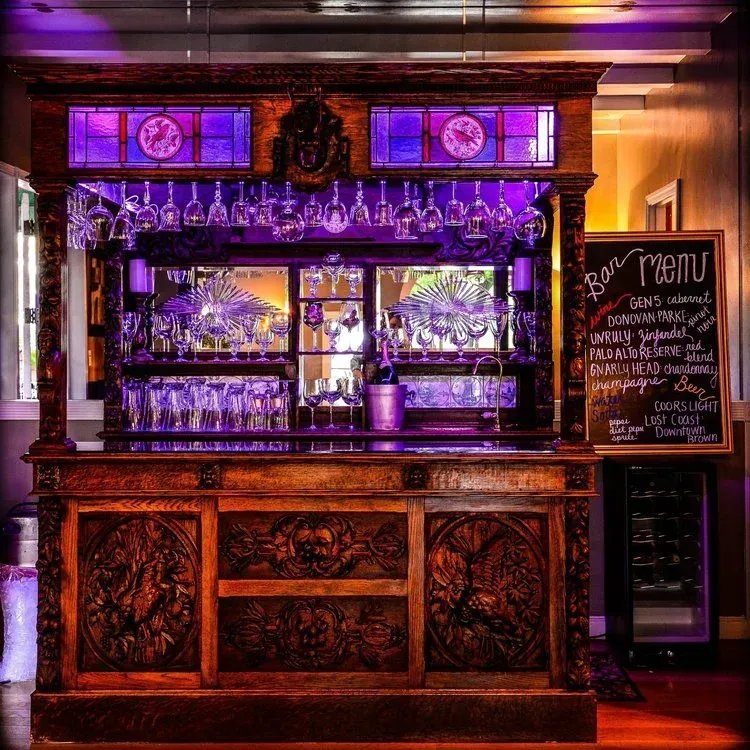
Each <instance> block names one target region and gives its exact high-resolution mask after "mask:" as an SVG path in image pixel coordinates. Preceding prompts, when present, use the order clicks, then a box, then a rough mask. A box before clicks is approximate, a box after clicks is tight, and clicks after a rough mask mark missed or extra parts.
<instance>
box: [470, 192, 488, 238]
mask: <svg viewBox="0 0 750 750" xmlns="http://www.w3.org/2000/svg"><path fill="white" fill-rule="evenodd" d="M481 190H482V181H481V180H475V181H474V199H473V200H472V201H471V203H469V205H468V206H467V207H466V213H465V214H464V222H465V224H466V236H467V237H469V238H471V239H484V238H485V237H489V231H490V224H491V223H492V217H491V216H490V210H489V209H488V208H487V204H486V203H485V202H484V201H483V200H482V195H481Z"/></svg>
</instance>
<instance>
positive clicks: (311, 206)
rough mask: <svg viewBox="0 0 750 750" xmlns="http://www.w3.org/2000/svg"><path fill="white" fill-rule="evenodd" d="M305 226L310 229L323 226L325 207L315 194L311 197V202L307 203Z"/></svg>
mask: <svg viewBox="0 0 750 750" xmlns="http://www.w3.org/2000/svg"><path fill="white" fill-rule="evenodd" d="M304 214H305V226H307V227H310V229H315V228H316V227H322V226H323V205H322V204H321V203H320V201H319V200H318V199H317V198H316V197H315V193H312V194H311V195H310V200H309V201H307V203H305V209H304Z"/></svg>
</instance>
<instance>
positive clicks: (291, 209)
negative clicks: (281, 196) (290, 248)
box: [272, 182, 305, 242]
mask: <svg viewBox="0 0 750 750" xmlns="http://www.w3.org/2000/svg"><path fill="white" fill-rule="evenodd" d="M272 226H273V229H272V234H273V238H274V239H275V240H276V241H277V242H299V241H300V240H301V239H302V236H303V235H304V233H305V221H304V219H303V218H302V216H301V215H300V214H299V213H298V212H297V210H296V208H295V206H294V201H293V200H292V183H291V182H287V183H286V200H285V201H284V205H283V206H282V208H281V211H279V213H278V214H277V215H276V217H275V218H274V220H273V225H272Z"/></svg>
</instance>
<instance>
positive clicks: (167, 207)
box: [159, 180, 181, 232]
mask: <svg viewBox="0 0 750 750" xmlns="http://www.w3.org/2000/svg"><path fill="white" fill-rule="evenodd" d="M173 192H174V182H172V181H171V180H170V181H169V182H168V183H167V202H166V203H165V204H164V205H163V206H162V207H161V209H159V231H160V232H179V231H180V228H181V227H180V209H179V207H178V206H176V205H175V202H174V199H173V198H172V193H173Z"/></svg>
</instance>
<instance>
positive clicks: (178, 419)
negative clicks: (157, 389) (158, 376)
mask: <svg viewBox="0 0 750 750" xmlns="http://www.w3.org/2000/svg"><path fill="white" fill-rule="evenodd" d="M182 393H183V385H182V383H166V384H165V385H164V416H163V421H162V429H163V430H166V431H168V432H172V431H180V430H184V429H185V419H184V414H183V406H184V404H183V398H182Z"/></svg>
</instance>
